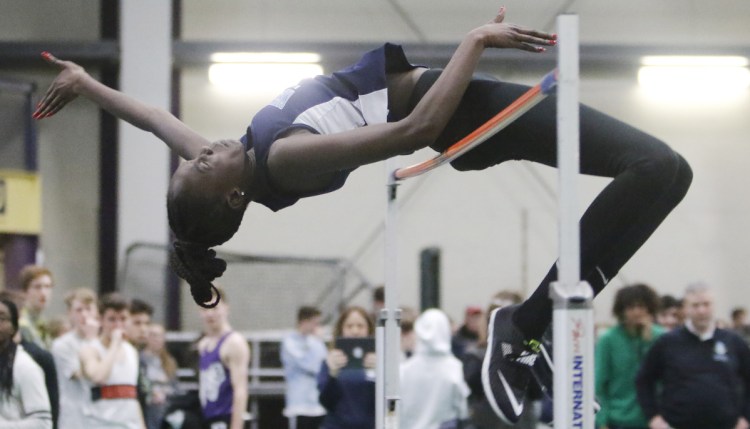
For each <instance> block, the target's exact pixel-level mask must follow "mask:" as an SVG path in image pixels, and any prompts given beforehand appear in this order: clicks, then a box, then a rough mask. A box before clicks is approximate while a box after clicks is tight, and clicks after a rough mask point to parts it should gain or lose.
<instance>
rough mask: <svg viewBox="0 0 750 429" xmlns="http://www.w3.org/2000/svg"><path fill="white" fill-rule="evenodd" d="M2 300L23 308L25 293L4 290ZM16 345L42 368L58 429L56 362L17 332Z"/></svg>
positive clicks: (58, 401)
mask: <svg viewBox="0 0 750 429" xmlns="http://www.w3.org/2000/svg"><path fill="white" fill-rule="evenodd" d="M0 300H6V301H11V302H12V303H13V304H15V305H16V308H21V306H23V302H24V300H23V293H21V292H18V291H14V290H9V289H6V290H3V291H0ZM13 340H14V341H15V342H16V344H20V345H21V346H22V347H23V349H24V351H26V353H27V354H28V355H29V356H31V359H33V360H34V362H36V364H37V365H39V367H40V368H42V372H43V373H44V385H45V387H46V388H47V396H48V397H49V404H50V411H51V412H52V427H53V428H57V419H58V417H59V415H60V395H59V390H58V385H57V371H56V370H55V360H54V358H53V357H52V353H50V352H49V351H47V350H45V349H43V348H42V347H40V346H39V345H38V344H36V343H34V342H31V341H28V340H24V339H23V338H21V333H20V332H17V333H16V335H15V336H14V337H13Z"/></svg>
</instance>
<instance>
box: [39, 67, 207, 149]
mask: <svg viewBox="0 0 750 429" xmlns="http://www.w3.org/2000/svg"><path fill="white" fill-rule="evenodd" d="M42 57H43V58H44V59H45V60H47V62H49V63H50V64H54V65H56V66H58V67H59V68H60V74H58V75H57V78H55V80H54V81H53V82H52V84H51V85H50V87H49V89H47V92H46V93H45V95H44V98H42V101H41V102H39V106H38V107H37V110H36V112H34V118H35V119H43V118H47V117H50V116H52V115H54V114H55V113H57V112H59V111H60V109H62V108H63V107H65V105H66V104H68V103H69V102H71V101H73V100H74V99H75V98H76V97H78V96H79V95H80V96H82V97H85V98H87V99H89V100H91V101H92V102H94V103H95V104H97V105H98V106H99V107H101V108H102V109H104V110H106V111H107V112H109V113H111V114H113V115H114V116H116V117H118V118H120V119H122V120H124V121H126V122H129V123H130V124H132V125H134V126H136V127H138V128H140V129H142V130H144V131H149V132H151V133H154V135H156V137H158V138H159V139H160V140H162V141H163V142H164V143H166V144H167V146H169V147H170V149H172V150H173V151H175V152H177V154H178V155H179V156H181V157H182V158H185V159H193V158H195V157H196V156H198V154H199V153H200V151H201V148H202V147H203V146H205V145H208V144H209V143H210V142H209V141H208V140H207V139H206V138H204V137H202V136H201V135H199V134H198V133H196V132H195V131H193V130H192V129H191V128H190V127H188V126H187V125H185V124H184V123H183V122H182V121H180V120H179V119H177V118H176V117H174V115H172V114H171V113H169V112H167V111H166V110H164V109H160V108H157V107H154V106H150V105H148V104H145V103H142V102H140V101H138V100H136V99H134V98H132V97H130V96H128V95H126V94H124V93H122V92H120V91H117V90H114V89H112V88H110V87H108V86H106V85H104V84H102V83H101V82H99V81H97V80H96V79H94V78H92V77H91V75H89V74H88V73H86V71H85V70H84V69H83V67H81V66H79V65H77V64H75V63H73V62H71V61H62V60H60V59H57V58H55V57H54V56H53V55H52V54H50V53H48V52H44V53H43V54H42Z"/></svg>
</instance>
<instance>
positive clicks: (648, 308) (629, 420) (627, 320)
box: [594, 284, 665, 429]
mask: <svg viewBox="0 0 750 429" xmlns="http://www.w3.org/2000/svg"><path fill="white" fill-rule="evenodd" d="M658 309H659V296H658V295H657V294H656V292H654V290H653V289H652V288H650V287H649V286H647V285H645V284H635V285H631V286H625V287H623V288H622V289H620V290H618V291H617V294H616V295H615V301H614V304H613V306H612V313H613V314H614V316H615V317H616V318H617V322H618V323H617V325H615V326H614V327H612V328H611V329H609V330H607V331H606V332H605V333H604V334H602V335H601V337H600V338H599V341H598V342H597V345H596V353H595V358H596V363H595V366H596V376H595V378H594V380H596V397H597V400H598V401H599V404H600V405H601V410H600V411H599V412H598V413H597V414H596V422H597V425H598V426H599V427H606V428H609V429H622V428H628V429H647V428H648V422H647V421H646V417H644V415H643V411H641V407H640V406H639V405H638V398H637V395H636V389H635V377H636V374H637V373H638V368H640V365H641V362H642V361H643V358H644V357H645V356H646V352H648V350H649V349H650V348H651V346H652V345H653V343H654V341H656V339H657V338H658V337H659V336H660V335H661V334H663V333H664V332H665V330H664V328H663V327H661V326H659V325H656V324H654V318H655V317H656V313H657V311H658Z"/></svg>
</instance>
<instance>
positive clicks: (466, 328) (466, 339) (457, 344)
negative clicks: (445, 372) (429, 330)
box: [452, 305, 485, 359]
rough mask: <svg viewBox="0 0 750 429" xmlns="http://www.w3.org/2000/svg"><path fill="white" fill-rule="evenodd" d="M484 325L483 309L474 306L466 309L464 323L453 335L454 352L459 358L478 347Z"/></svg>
mask: <svg viewBox="0 0 750 429" xmlns="http://www.w3.org/2000/svg"><path fill="white" fill-rule="evenodd" d="M484 324H485V317H484V315H483V314H482V308H481V307H478V306H474V305H471V306H468V307H466V311H465V312H464V323H463V325H461V326H460V327H459V328H458V330H457V331H456V333H455V334H454V335H453V341H452V350H453V354H454V355H456V357H457V358H459V359H461V358H463V356H464V353H466V349H468V348H470V347H474V346H476V344H477V342H478V341H479V332H480V330H481V329H483V328H482V325H484Z"/></svg>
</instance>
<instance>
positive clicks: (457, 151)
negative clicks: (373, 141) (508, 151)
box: [393, 69, 558, 180]
mask: <svg viewBox="0 0 750 429" xmlns="http://www.w3.org/2000/svg"><path fill="white" fill-rule="evenodd" d="M557 76H558V73H557V69H555V70H552V71H551V72H549V73H547V74H546V75H545V76H544V77H543V78H542V80H541V81H540V82H539V83H538V84H536V85H535V86H533V87H532V88H530V89H529V90H528V91H526V92H525V93H524V94H523V95H521V96H520V97H518V98H517V99H516V100H515V101H513V103H511V104H510V105H509V106H508V107H506V108H505V109H503V110H501V111H500V113H498V114H497V115H495V116H493V117H492V118H491V119H490V120H488V121H487V122H485V123H484V124H482V125H481V126H479V128H477V129H476V130H474V131H472V132H471V133H469V134H468V135H467V136H466V137H464V138H462V139H461V140H459V141H458V142H456V143H454V144H453V145H451V146H450V147H449V148H448V149H446V150H444V151H443V152H442V153H441V154H439V155H438V156H436V157H434V158H432V159H428V160H426V161H423V162H420V163H418V164H414V165H411V166H408V167H404V168H400V169H398V170H395V171H394V172H393V178H394V179H395V180H403V179H408V178H411V177H416V176H419V175H420V174H424V173H426V172H428V171H430V170H433V169H435V168H437V167H440V166H441V165H443V164H445V163H446V162H450V161H452V160H454V159H456V158H458V157H460V156H461V155H463V154H464V153H466V152H468V151H469V150H471V149H473V148H475V147H477V146H479V145H480V144H482V143H484V142H485V141H487V140H488V139H489V138H490V137H492V136H494V135H495V134H497V133H498V132H499V131H500V130H502V129H503V128H505V127H507V126H508V125H510V124H511V123H513V121H515V120H516V119H518V118H519V117H521V116H522V115H523V114H524V113H526V112H528V111H529V110H530V109H531V108H532V107H534V106H536V105H537V104H539V102H541V101H542V100H544V99H545V98H547V95H549V94H550V93H552V91H554V89H555V87H556V86H557Z"/></svg>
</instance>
